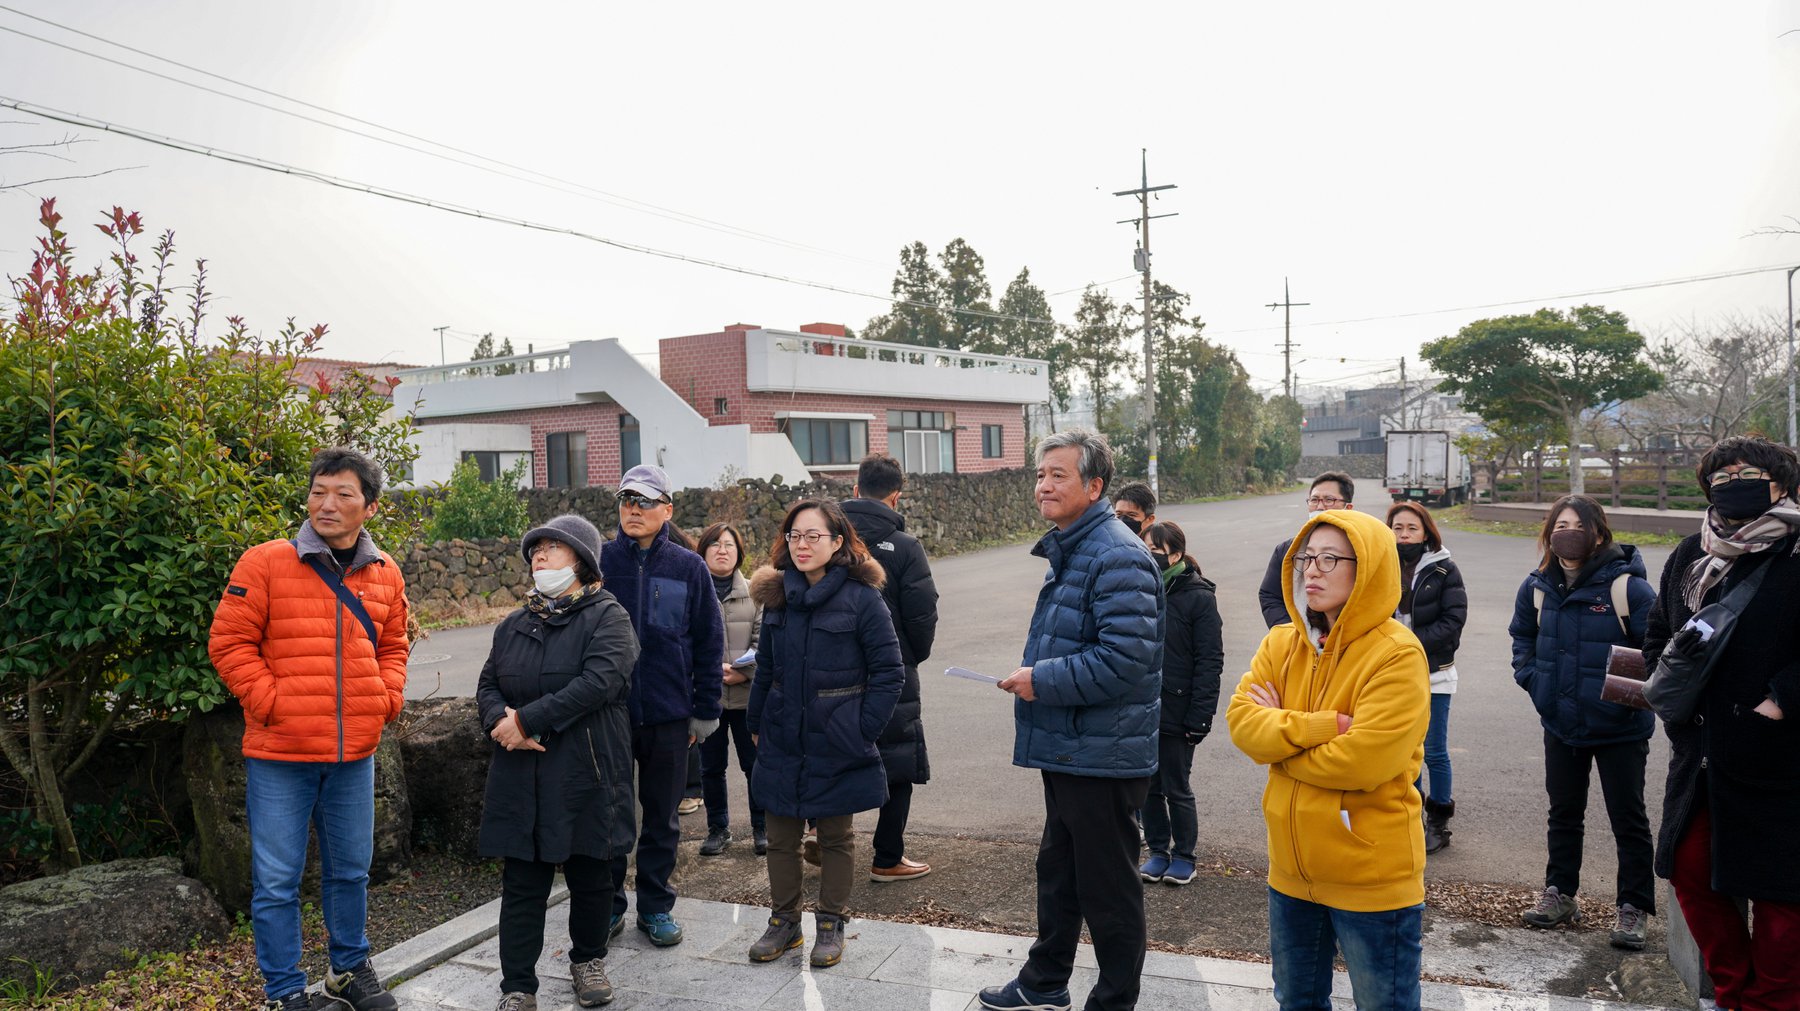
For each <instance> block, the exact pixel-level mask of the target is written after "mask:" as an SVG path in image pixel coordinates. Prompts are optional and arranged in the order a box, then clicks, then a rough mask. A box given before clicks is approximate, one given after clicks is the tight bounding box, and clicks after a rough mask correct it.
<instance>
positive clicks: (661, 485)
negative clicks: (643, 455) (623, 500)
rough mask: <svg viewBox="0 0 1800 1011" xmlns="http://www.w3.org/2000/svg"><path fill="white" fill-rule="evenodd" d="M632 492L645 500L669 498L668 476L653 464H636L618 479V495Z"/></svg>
mask: <svg viewBox="0 0 1800 1011" xmlns="http://www.w3.org/2000/svg"><path fill="white" fill-rule="evenodd" d="M633 491H634V492H637V493H638V494H639V495H642V496H644V497H645V498H658V499H666V498H670V491H671V489H670V488H669V475H668V473H667V472H666V471H664V470H663V469H662V468H661V467H658V466H655V465H653V464H648V463H641V464H638V465H637V466H636V467H633V468H631V469H630V470H628V471H626V472H625V476H624V477H622V478H620V479H619V494H621V495H623V494H625V493H626V492H633Z"/></svg>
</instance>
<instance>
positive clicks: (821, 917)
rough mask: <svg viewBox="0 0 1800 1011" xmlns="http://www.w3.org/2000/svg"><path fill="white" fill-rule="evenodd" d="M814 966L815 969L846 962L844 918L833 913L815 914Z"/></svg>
mask: <svg viewBox="0 0 1800 1011" xmlns="http://www.w3.org/2000/svg"><path fill="white" fill-rule="evenodd" d="M813 929H814V930H816V931H818V937H816V938H814V939H813V950H812V964H813V968H815V969H823V968H826V967H827V966H833V965H836V964H838V963H839V962H841V961H843V960H844V918H843V917H842V916H838V915H835V914H832V913H814V914H813Z"/></svg>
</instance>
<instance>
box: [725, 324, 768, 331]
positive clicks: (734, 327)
mask: <svg viewBox="0 0 1800 1011" xmlns="http://www.w3.org/2000/svg"><path fill="white" fill-rule="evenodd" d="M761 329H762V327H760V326H758V325H756V324H755V323H727V324H725V332H726V333H730V332H731V331H733V330H761Z"/></svg>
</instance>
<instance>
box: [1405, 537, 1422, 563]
mask: <svg viewBox="0 0 1800 1011" xmlns="http://www.w3.org/2000/svg"><path fill="white" fill-rule="evenodd" d="M1423 557H1425V542H1424V541H1420V542H1419V543H1417V544H1402V545H1400V560H1401V561H1402V562H1404V563H1406V564H1407V565H1416V564H1418V561H1419V559H1421V558H1423Z"/></svg>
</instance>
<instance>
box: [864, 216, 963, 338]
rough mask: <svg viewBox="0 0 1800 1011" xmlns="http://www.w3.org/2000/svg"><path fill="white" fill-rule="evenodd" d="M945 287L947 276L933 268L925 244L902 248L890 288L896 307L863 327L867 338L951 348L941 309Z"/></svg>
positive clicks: (929, 252)
mask: <svg viewBox="0 0 1800 1011" xmlns="http://www.w3.org/2000/svg"><path fill="white" fill-rule="evenodd" d="M942 288H943V275H941V274H939V273H938V269H937V268H936V267H934V266H932V263H931V251H930V250H929V249H926V248H925V243H923V242H914V243H912V244H911V245H908V246H905V247H902V248H901V250H900V266H899V268H898V269H897V270H895V271H894V283H893V286H892V287H891V288H890V289H889V291H890V292H891V293H892V295H893V296H894V299H895V302H894V307H893V309H892V310H891V311H889V312H888V313H887V314H886V315H882V316H877V317H875V318H874V319H871V320H869V322H868V325H866V326H865V327H863V330H864V332H865V334H864V335H865V336H866V337H867V338H868V339H870V340H880V341H892V342H894V343H898V344H922V345H924V346H925V347H933V348H941V347H948V346H949V345H948V344H947V343H946V342H947V340H948V339H949V335H948V334H947V333H946V326H945V321H944V312H943V310H942V309H940V308H938V295H939V293H940V291H941V290H942Z"/></svg>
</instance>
